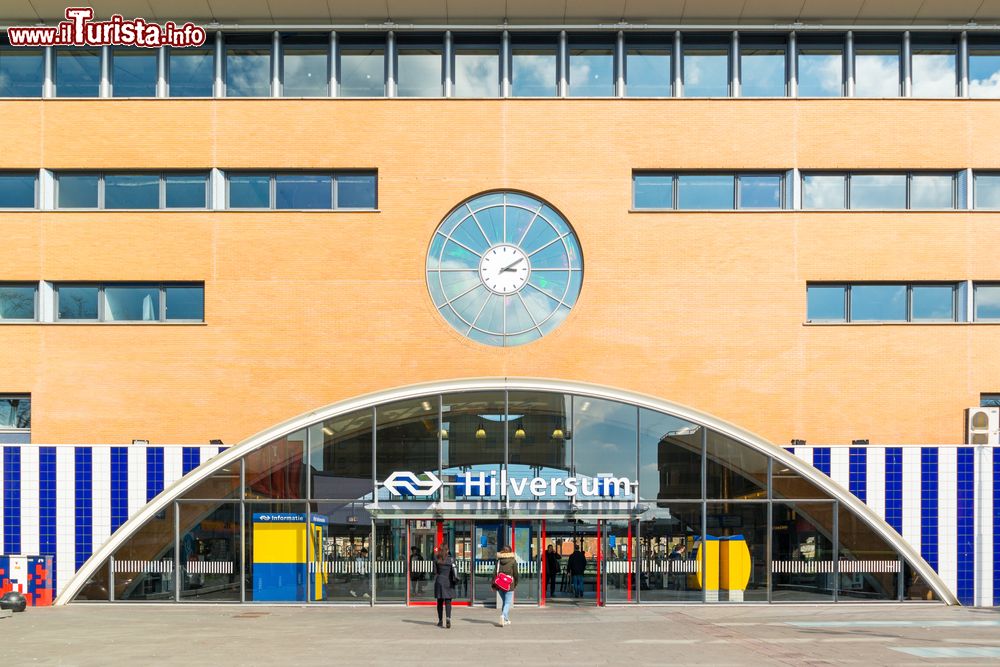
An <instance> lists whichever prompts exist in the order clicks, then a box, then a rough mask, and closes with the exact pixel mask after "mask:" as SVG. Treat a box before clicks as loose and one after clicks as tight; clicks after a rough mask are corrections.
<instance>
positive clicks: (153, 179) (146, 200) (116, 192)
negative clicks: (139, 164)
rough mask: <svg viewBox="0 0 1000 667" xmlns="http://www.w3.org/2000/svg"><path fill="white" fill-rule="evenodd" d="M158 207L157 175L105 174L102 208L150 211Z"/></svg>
mask: <svg viewBox="0 0 1000 667" xmlns="http://www.w3.org/2000/svg"><path fill="white" fill-rule="evenodd" d="M159 207H160V176H159V174H107V175H105V176H104V208H108V209H151V208H159Z"/></svg>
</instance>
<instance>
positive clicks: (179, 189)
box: [163, 173, 208, 208]
mask: <svg viewBox="0 0 1000 667" xmlns="http://www.w3.org/2000/svg"><path fill="white" fill-rule="evenodd" d="M163 183H164V190H165V191H166V192H165V199H166V201H165V205H166V208H207V207H208V174H204V173H202V174H164V176H163Z"/></svg>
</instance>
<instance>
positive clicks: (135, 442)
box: [132, 439, 149, 445]
mask: <svg viewBox="0 0 1000 667" xmlns="http://www.w3.org/2000/svg"><path fill="white" fill-rule="evenodd" d="M132 444H133V445H148V444H149V440H139V439H133V440H132Z"/></svg>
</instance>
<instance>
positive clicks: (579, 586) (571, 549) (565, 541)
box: [543, 519, 604, 605]
mask: <svg viewBox="0 0 1000 667" xmlns="http://www.w3.org/2000/svg"><path fill="white" fill-rule="evenodd" d="M602 524H603V522H602V521H598V520H588V519H571V520H569V521H552V520H548V521H545V522H543V526H544V528H543V534H544V542H545V553H546V555H545V556H543V558H544V559H545V561H546V566H545V569H546V576H545V596H544V598H543V599H544V600H545V603H546V604H576V605H600V604H603V597H602V593H603V591H602V581H601V579H602V577H600V576H598V575H599V573H601V572H602V569H603V562H604V558H603V555H604V554H603V550H604V544H603V541H604V540H603V537H602V534H601V532H602V530H603V525H602ZM550 546H551V547H552V548H553V550H554V551H555V554H556V556H557V557H558V558H554V557H553V556H549V555H548V552H549V547H550ZM552 563H556V565H557V567H556V568H555V571H553V568H552Z"/></svg>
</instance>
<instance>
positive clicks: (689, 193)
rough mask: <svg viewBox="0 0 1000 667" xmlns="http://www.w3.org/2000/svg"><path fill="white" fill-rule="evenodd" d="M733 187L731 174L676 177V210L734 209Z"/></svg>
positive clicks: (733, 181) (734, 188) (734, 182)
mask: <svg viewBox="0 0 1000 667" xmlns="http://www.w3.org/2000/svg"><path fill="white" fill-rule="evenodd" d="M735 185H736V181H735V177H734V176H733V175H732V174H681V175H679V176H678V177H677V208H678V209H681V210H685V209H689V210H696V209H731V208H734V204H735V190H736V187H735Z"/></svg>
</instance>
